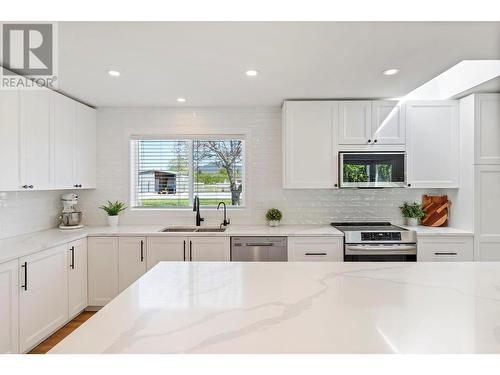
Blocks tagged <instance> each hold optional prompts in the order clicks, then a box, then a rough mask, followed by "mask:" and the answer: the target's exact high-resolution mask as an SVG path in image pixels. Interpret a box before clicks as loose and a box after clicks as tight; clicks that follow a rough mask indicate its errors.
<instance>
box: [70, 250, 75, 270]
mask: <svg viewBox="0 0 500 375" xmlns="http://www.w3.org/2000/svg"><path fill="white" fill-rule="evenodd" d="M69 250H70V251H71V264H70V267H71V269H72V270H74V269H75V247H74V246H71V248H70V249H69Z"/></svg>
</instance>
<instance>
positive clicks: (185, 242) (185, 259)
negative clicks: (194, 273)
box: [184, 240, 186, 262]
mask: <svg viewBox="0 0 500 375" xmlns="http://www.w3.org/2000/svg"><path fill="white" fill-rule="evenodd" d="M185 261H186V240H184V262H185Z"/></svg>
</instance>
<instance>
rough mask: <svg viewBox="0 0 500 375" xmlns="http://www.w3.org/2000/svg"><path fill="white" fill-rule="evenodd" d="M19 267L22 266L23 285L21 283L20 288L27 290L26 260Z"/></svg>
mask: <svg viewBox="0 0 500 375" xmlns="http://www.w3.org/2000/svg"><path fill="white" fill-rule="evenodd" d="M21 267H22V268H24V285H21V288H23V289H24V290H28V262H24V264H23V265H22V266H21Z"/></svg>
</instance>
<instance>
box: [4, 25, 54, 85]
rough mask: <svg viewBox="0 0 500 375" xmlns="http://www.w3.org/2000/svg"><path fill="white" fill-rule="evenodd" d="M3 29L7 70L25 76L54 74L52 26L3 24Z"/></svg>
mask: <svg viewBox="0 0 500 375" xmlns="http://www.w3.org/2000/svg"><path fill="white" fill-rule="evenodd" d="M2 27H3V30H2V31H3V38H2V42H3V61H4V67H5V68H6V69H10V70H13V71H15V72H16V73H18V74H21V75H24V76H41V75H52V74H53V30H52V24H3V25H2ZM4 73H8V72H6V71H4Z"/></svg>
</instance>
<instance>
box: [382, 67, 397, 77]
mask: <svg viewBox="0 0 500 375" xmlns="http://www.w3.org/2000/svg"><path fill="white" fill-rule="evenodd" d="M398 73H399V69H394V68H392V69H387V70H384V71H383V72H382V74H383V75H385V76H393V75H394V74H398Z"/></svg>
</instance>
